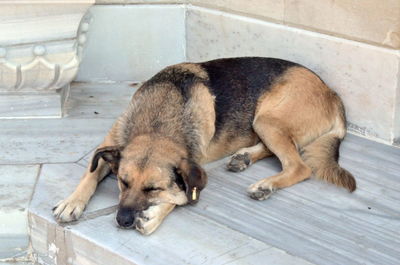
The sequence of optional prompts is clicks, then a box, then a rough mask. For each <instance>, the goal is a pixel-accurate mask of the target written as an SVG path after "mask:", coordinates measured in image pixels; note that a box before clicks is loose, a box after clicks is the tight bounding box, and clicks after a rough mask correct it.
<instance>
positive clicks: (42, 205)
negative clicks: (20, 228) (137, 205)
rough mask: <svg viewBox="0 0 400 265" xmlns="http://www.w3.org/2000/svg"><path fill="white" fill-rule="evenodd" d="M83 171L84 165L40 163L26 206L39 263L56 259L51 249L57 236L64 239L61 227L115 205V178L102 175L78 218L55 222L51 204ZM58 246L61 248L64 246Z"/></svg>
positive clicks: (69, 190) (106, 211) (108, 210)
mask: <svg viewBox="0 0 400 265" xmlns="http://www.w3.org/2000/svg"><path fill="white" fill-rule="evenodd" d="M84 171H85V168H84V167H82V166H80V165H78V164H45V165H43V167H42V170H41V173H40V176H39V179H38V182H37V185H36V188H35V192H34V194H33V197H32V201H31V203H30V207H29V230H30V239H31V240H30V241H31V246H32V247H33V249H34V251H35V253H36V254H37V256H38V259H39V261H41V262H42V263H46V264H47V263H49V264H53V263H56V260H55V259H53V257H52V256H51V255H52V253H53V252H52V251H53V250H54V247H55V246H56V245H57V244H61V243H59V241H60V240H61V242H64V234H65V231H66V230H68V229H69V228H70V226H74V225H77V224H79V222H84V221H85V220H87V219H90V218H95V217H97V216H99V215H103V214H110V213H113V212H114V211H115V209H116V207H115V205H117V204H118V194H119V191H118V187H117V184H116V181H115V179H111V178H106V179H104V180H103V181H102V182H101V183H100V184H99V186H98V189H97V192H96V194H95V195H94V196H93V198H92V199H91V200H90V202H89V205H88V206H87V207H86V209H85V212H84V213H83V215H82V217H81V219H80V221H78V222H74V223H69V224H63V225H62V226H60V225H58V224H57V223H56V221H55V219H54V217H53V215H52V208H53V207H54V205H55V204H56V203H57V202H59V201H60V200H62V199H65V198H67V197H68V196H69V195H70V194H71V193H72V192H73V190H74V189H75V187H76V185H77V184H78V183H79V180H80V178H81V176H82V174H83V173H84ZM58 247H59V248H61V249H63V248H65V247H66V246H64V245H63V246H58ZM61 252H63V250H61ZM54 255H55V253H54ZM60 264H62V263H60Z"/></svg>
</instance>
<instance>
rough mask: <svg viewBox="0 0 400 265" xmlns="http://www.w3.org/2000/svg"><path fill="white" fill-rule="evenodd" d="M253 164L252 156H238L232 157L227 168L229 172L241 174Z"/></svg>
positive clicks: (245, 154) (246, 154) (247, 154)
mask: <svg viewBox="0 0 400 265" xmlns="http://www.w3.org/2000/svg"><path fill="white" fill-rule="evenodd" d="M250 163H251V159H250V154H249V153H244V154H236V155H233V156H232V157H231V160H230V161H229V163H228V165H227V168H228V170H229V171H233V172H240V171H243V170H245V169H246V168H247V167H248V166H249V165H250Z"/></svg>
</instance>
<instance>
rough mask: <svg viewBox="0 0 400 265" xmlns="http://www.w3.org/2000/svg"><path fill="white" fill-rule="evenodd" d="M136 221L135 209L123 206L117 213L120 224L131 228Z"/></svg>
mask: <svg viewBox="0 0 400 265" xmlns="http://www.w3.org/2000/svg"><path fill="white" fill-rule="evenodd" d="M134 221H135V211H133V210H132V209H129V208H121V209H119V210H118V213H117V223H118V225H119V226H121V227H124V228H129V227H131V226H132V225H133V222H134Z"/></svg>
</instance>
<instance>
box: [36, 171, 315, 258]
mask: <svg viewBox="0 0 400 265" xmlns="http://www.w3.org/2000/svg"><path fill="white" fill-rule="evenodd" d="M83 171H84V167H82V166H80V165H77V164H52V165H44V166H43V168H42V171H41V175H40V178H39V181H38V184H37V186H36V190H35V194H34V196H33V199H32V202H31V206H30V210H29V223H30V224H29V227H30V234H31V243H32V247H33V250H34V252H35V256H36V259H37V261H38V262H39V263H44V264H97V265H101V264H104V265H109V264H121V265H123V264H227V263H235V264H257V262H261V261H262V262H267V263H268V264H310V263H308V262H307V261H305V260H303V259H301V258H298V257H294V256H292V255H289V254H288V253H286V252H285V251H282V250H280V249H278V248H275V247H272V246H271V245H268V244H266V243H264V242H261V241H259V240H257V239H254V238H252V237H250V236H248V235H246V234H244V233H241V232H238V231H235V230H233V229H231V228H228V227H226V226H224V225H221V224H219V223H217V222H215V221H212V220H210V219H208V218H207V217H204V216H202V215H200V214H197V213H195V212H194V211H192V209H190V207H181V208H178V209H176V210H174V213H173V214H171V215H170V216H168V217H167V218H166V220H165V222H164V223H163V224H162V225H161V227H160V228H159V229H158V230H157V231H156V232H155V233H153V234H152V235H151V236H143V235H141V234H139V233H138V232H136V231H134V230H124V229H120V228H118V227H117V226H116V222H115V210H116V204H117V198H118V189H117V185H116V180H115V179H113V178H107V179H106V180H105V181H104V182H102V183H101V184H100V185H99V189H98V192H97V193H96V195H95V196H94V197H93V199H92V200H91V202H90V204H89V206H88V208H87V210H86V212H85V214H84V215H83V217H82V218H81V219H80V220H79V221H77V222H75V223H72V224H68V225H64V226H60V225H58V224H57V223H56V222H55V220H54V218H53V216H52V215H51V208H52V207H53V204H54V203H55V202H57V201H58V200H60V199H61V198H64V197H65V196H67V195H68V194H69V193H70V192H71V191H72V189H73V187H74V186H75V185H76V184H77V182H78V181H79V177H80V174H82V173H83Z"/></svg>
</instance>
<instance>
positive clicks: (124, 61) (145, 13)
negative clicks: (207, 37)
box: [76, 5, 185, 81]
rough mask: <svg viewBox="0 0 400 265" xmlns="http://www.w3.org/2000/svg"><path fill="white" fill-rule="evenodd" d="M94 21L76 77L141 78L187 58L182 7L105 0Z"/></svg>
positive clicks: (101, 78) (79, 78) (87, 78)
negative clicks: (105, 3)
mask: <svg viewBox="0 0 400 265" xmlns="http://www.w3.org/2000/svg"><path fill="white" fill-rule="evenodd" d="M90 12H91V15H92V18H93V20H92V23H91V28H90V31H89V32H88V34H87V44H86V45H87V46H86V47H85V53H84V54H83V59H82V64H81V67H80V69H79V73H78V76H77V79H76V80H78V81H109V80H113V81H125V80H134V81H142V80H146V79H148V78H149V77H151V76H152V75H153V74H155V73H156V72H158V71H159V70H161V69H162V68H163V67H165V66H167V65H171V64H175V63H178V62H182V61H184V60H185V24H184V14H185V12H184V7H183V6H181V5H164V6H162V5H147V6H141V5H128V6H123V5H104V6H94V7H93V8H92V9H91V11H90Z"/></svg>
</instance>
